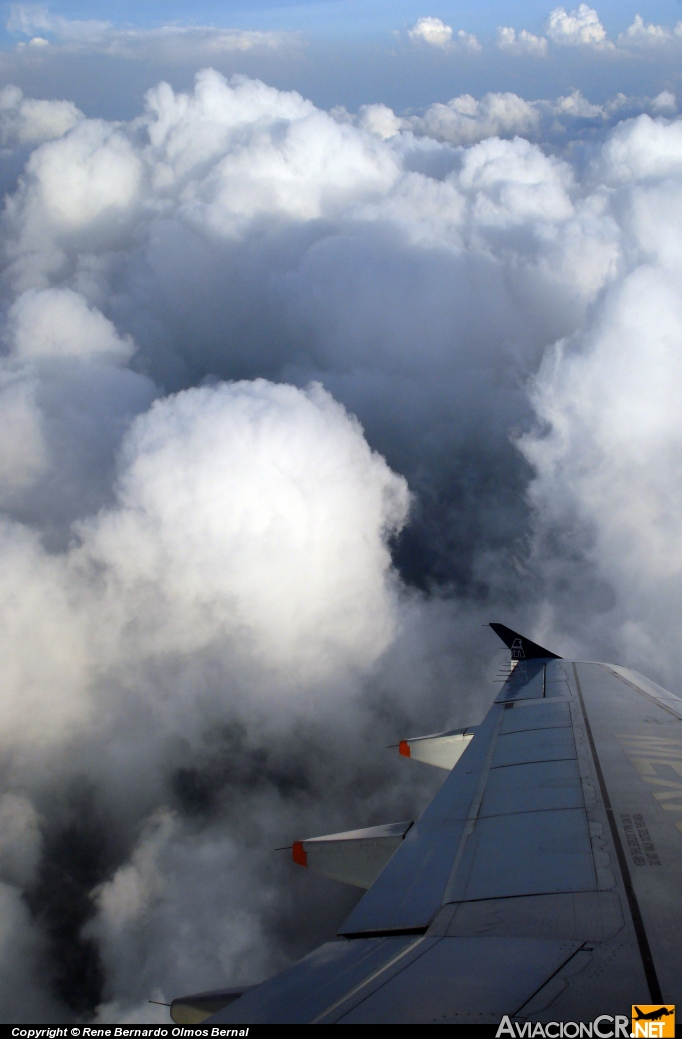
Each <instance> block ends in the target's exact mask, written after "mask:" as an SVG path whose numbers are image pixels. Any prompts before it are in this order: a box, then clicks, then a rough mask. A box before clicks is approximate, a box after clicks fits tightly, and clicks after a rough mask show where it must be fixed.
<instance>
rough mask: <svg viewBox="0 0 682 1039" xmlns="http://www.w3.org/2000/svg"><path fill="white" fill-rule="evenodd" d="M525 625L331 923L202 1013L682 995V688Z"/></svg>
mask: <svg viewBox="0 0 682 1039" xmlns="http://www.w3.org/2000/svg"><path fill="white" fill-rule="evenodd" d="M499 627H502V626H499ZM504 633H506V634H500V637H502V638H503V640H504V641H506V642H507V644H508V645H509V644H510V641H511V642H513V640H514V639H521V640H522V637H521V636H517V635H516V633H514V632H510V629H507V628H504ZM506 635H510V636H512V637H513V638H512V639H508V638H507V637H506ZM525 642H526V644H527V645H528V646H530V647H532V648H531V652H530V654H529V656H528V657H526V656H525V655H524V652H523V640H522V644H521V648H520V649H519V647H518V646H517V647H516V650H517V654H516V658H515V659H516V666H515V667H514V668H513V670H512V671H511V673H510V675H509V677H508V679H507V680H506V681H505V683H504V685H503V686H502V690H501V692H500V695H499V696H498V697H497V699H496V701H495V702H494V704H493V705H492V707H491V708H490V711H489V712H488V715H487V717H486V718H485V720H484V721H483V723H482V724H481V725H480V726H479V727H478V728H477V729H476V730H475V735H474V737H473V739H471V740H470V742H469V743H468V745H467V746H466V749H465V750H464V752H463V754H462V756H461V757H460V759H459V761H458V762H457V764H456V765H455V766H454V768H453V769H452V771H451V772H450V773H449V775H448V777H447V778H446V780H445V782H444V784H443V786H442V787H441V788H440V790H439V792H438V793H437V794H436V796H435V798H434V799H433V801H432V802H431V804H430V805H429V806H428V808H427V809H426V811H425V812H424V814H423V815H422V817H421V818H420V819H419V820H418V821H417V822H416V823H415V824H414V825H413V826H412V827H411V828H409V830H408V831H407V832H406V835H405V837H404V839H402V840H401V841H400V842H399V846H398V847H397V850H395V852H394V853H393V854H392V857H391V858H390V860H389V861H388V863H387V865H386V866H385V867H384V868H383V869H382V871H381V873H380V875H379V876H378V879H376V881H375V882H374V883H373V885H372V886H371V887H370V889H369V890H368V891H367V893H366V894H365V895H364V897H363V898H362V900H361V901H360V902H359V903H358V905H357V906H356V908H355V909H354V910H353V912H352V913H351V914H350V916H349V917H348V919H347V920H346V921H345V922H344V924H343V926H342V927H341V928H340V930H339V934H338V937H337V938H336V939H335V940H334V941H331V942H328V943H327V944H325V945H323V946H321V947H320V948H318V949H316V950H315V951H314V952H312V953H311V954H310V955H309V956H306V957H305V959H303V960H301V961H300V962H299V963H297V964H296V965H295V966H293V967H291V968H290V969H288V970H286V971H284V972H283V973H281V974H279V975H277V976H276V977H274V978H272V979H270V980H269V981H266V982H263V983H262V984H260V985H256V986H254V987H253V988H252V989H250V990H249V991H247V992H246V993H245V994H244V995H242V996H241V997H240V998H238V999H236V1000H235V1001H234V1002H232V1003H230V1005H229V1006H226V1007H224V1009H222V1010H220V1011H218V1013H216V1014H214V1016H212V1017H211V1018H209V1019H208V1021H207V1023H213V1022H215V1023H231V1024H239V1023H257V1022H279V1023H283V1022H286V1023H296V1022H325V1023H334V1022H339V1023H355V1022H357V1023H361V1022H364V1023H373V1022H377V1023H378V1022H413V1023H419V1022H423V1023H427V1022H452V1023H466V1022H470V1023H473V1022H478V1023H484V1022H487V1023H494V1022H498V1021H500V1020H501V1018H502V1016H503V1015H509V1016H511V1017H512V1018H516V1019H517V1020H519V1021H525V1020H530V1021H549V1020H553V1021H557V1020H558V1021H561V1020H590V1019H592V1018H594V1017H596V1016H597V1015H599V1014H611V1015H615V1014H627V1015H629V1012H630V1006H631V1005H632V1004H633V1003H637V1002H640V1003H647V1004H648V1003H659V1002H660V1003H675V1002H678V1003H681V1004H682V943H680V941H679V934H680V933H681V931H682V700H680V699H679V698H678V697H675V696H673V695H672V694H671V693H668V692H666V691H665V690H663V689H661V688H660V687H659V686H657V685H655V684H654V683H653V682H650V681H648V680H647V679H645V678H643V677H642V676H641V675H638V674H636V673H635V672H633V671H629V670H628V669H626V668H623V667H619V666H615V665H606V664H600V663H585V662H577V661H576V662H573V661H567V660H562V659H560V658H557V657H556V656H555V655H553V654H550V653H549V652H548V651H545V653H546V655H545V656H542V655H540V654H539V653H538V652H537V651H538V650H542V647H538V646H537V645H536V644H534V643H531V642H529V641H528V640H525ZM510 648H511V649H512V654H514V648H513V646H510Z"/></svg>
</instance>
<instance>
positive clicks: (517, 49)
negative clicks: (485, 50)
mask: <svg viewBox="0 0 682 1039" xmlns="http://www.w3.org/2000/svg"><path fill="white" fill-rule="evenodd" d="M497 46H498V47H499V49H500V50H502V51H508V52H509V53H510V54H519V55H528V56H531V55H538V56H541V57H545V55H546V54H547V40H546V39H545V37H544V36H534V35H533V33H532V32H528V30H527V29H521V31H520V32H517V31H516V30H515V29H512V28H509V27H505V26H502V25H500V26H498V29H497Z"/></svg>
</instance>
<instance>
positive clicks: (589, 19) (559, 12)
mask: <svg viewBox="0 0 682 1039" xmlns="http://www.w3.org/2000/svg"><path fill="white" fill-rule="evenodd" d="M547 35H548V36H549V38H550V40H551V41H552V43H557V44H559V45H561V46H571V47H576V46H582V47H602V48H603V47H612V46H613V44H612V43H610V42H609V41H608V40H607V39H606V30H605V28H604V26H603V25H602V24H601V22H600V21H599V15H598V14H597V12H596V11H595V10H594V8H593V7H589V6H588V5H587V4H579V5H578V7H576V8H575V10H573V11H567V10H566V8H565V7H555V8H554V10H553V11H552V13H551V14H550V16H549V21H548V23H547Z"/></svg>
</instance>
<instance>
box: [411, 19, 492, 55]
mask: <svg viewBox="0 0 682 1039" xmlns="http://www.w3.org/2000/svg"><path fill="white" fill-rule="evenodd" d="M407 35H408V36H409V38H410V39H411V40H412V41H413V42H418V43H426V44H428V45H429V46H431V47H440V48H452V47H455V48H458V49H461V50H465V51H468V52H469V53H471V54H478V53H479V51H481V50H482V47H481V45H480V43H479V42H478V40H477V38H476V36H474V34H473V33H470V32H466V31H465V30H464V29H458V30H457V32H456V33H453V30H452V26H451V25H446V24H445V22H442V21H441V19H440V18H432V17H425V18H418V19H417V21H416V22H415V24H414V25H413V26H412V28H411V29H409V30H408V33H407Z"/></svg>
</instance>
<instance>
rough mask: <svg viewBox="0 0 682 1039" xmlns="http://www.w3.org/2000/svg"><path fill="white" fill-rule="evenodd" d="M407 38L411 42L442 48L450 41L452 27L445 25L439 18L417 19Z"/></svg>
mask: <svg viewBox="0 0 682 1039" xmlns="http://www.w3.org/2000/svg"><path fill="white" fill-rule="evenodd" d="M408 36H409V37H410V39H412V40H420V41H422V42H424V43H430V44H431V46H433V47H444V46H445V44H446V43H449V42H450V40H451V39H452V26H451V25H446V24H445V22H443V21H441V19H440V18H432V17H428V16H427V17H425V18H418V19H417V21H416V22H415V24H414V25H413V26H412V28H411V29H410V30H409V32H408Z"/></svg>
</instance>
